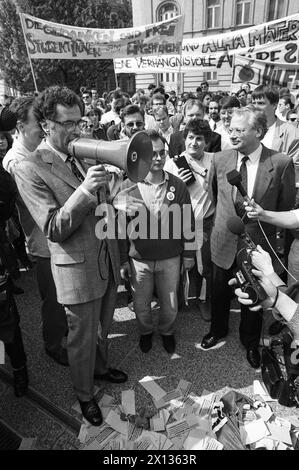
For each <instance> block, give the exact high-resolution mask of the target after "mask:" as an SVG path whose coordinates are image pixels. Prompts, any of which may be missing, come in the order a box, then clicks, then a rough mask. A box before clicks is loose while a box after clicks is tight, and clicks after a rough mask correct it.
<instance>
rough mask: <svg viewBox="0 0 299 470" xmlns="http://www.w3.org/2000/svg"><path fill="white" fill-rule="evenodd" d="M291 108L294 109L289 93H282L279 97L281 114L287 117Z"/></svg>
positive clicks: (278, 108)
mask: <svg viewBox="0 0 299 470" xmlns="http://www.w3.org/2000/svg"><path fill="white" fill-rule="evenodd" d="M290 109H293V103H292V100H291V98H290V96H289V95H282V97H281V98H279V101H278V106H277V110H278V112H279V114H280V115H281V116H282V117H283V118H285V117H286V115H287V112H288V111H290Z"/></svg>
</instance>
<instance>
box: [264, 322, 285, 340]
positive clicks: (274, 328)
mask: <svg viewBox="0 0 299 470" xmlns="http://www.w3.org/2000/svg"><path fill="white" fill-rule="evenodd" d="M285 327H286V325H285V323H282V322H281V321H279V320H275V321H274V322H273V323H271V325H270V326H269V330H268V331H269V335H271V336H275V335H279V333H281V331H282V330H283V329H284V328H285Z"/></svg>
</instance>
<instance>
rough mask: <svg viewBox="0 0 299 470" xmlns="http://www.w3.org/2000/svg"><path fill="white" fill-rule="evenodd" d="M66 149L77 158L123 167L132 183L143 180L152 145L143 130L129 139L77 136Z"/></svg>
mask: <svg viewBox="0 0 299 470" xmlns="http://www.w3.org/2000/svg"><path fill="white" fill-rule="evenodd" d="M68 151H69V153H70V154H71V155H73V157H75V158H78V160H88V159H90V160H95V161H96V162H101V163H109V164H110V165H114V166H117V167H118V168H121V169H123V170H124V171H125V172H126V174H127V176H128V178H129V179H130V180H131V181H133V182H134V183H138V182H139V181H143V180H144V178H145V177H146V175H147V174H148V172H149V170H150V167H151V162H152V157H153V145H152V141H151V139H150V137H149V136H148V134H147V133H146V132H144V131H139V132H136V134H134V135H133V136H132V137H131V139H130V140H112V141H109V142H107V141H106V140H94V139H84V138H78V139H74V140H72V141H71V142H70V143H69V145H68Z"/></svg>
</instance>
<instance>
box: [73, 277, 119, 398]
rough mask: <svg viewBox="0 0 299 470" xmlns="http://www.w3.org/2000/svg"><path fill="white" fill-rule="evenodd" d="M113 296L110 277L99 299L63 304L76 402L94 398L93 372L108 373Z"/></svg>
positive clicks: (115, 292) (114, 289)
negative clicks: (75, 303) (66, 321)
mask: <svg viewBox="0 0 299 470" xmlns="http://www.w3.org/2000/svg"><path fill="white" fill-rule="evenodd" d="M116 297H117V288H116V285H115V282H114V279H113V276H112V275H110V279H109V282H108V286H107V289H106V292H105V294H104V296H103V297H101V298H99V299H95V300H92V301H91V302H86V303H84V304H77V305H65V311H66V315H67V320H68V325H69V333H68V337H67V352H68V359H69V364H70V372H71V377H72V382H73V386H74V389H75V393H76V394H77V397H78V398H79V400H82V401H89V400H91V399H92V398H93V396H94V373H97V374H105V373H106V372H107V370H108V339H107V335H108V333H109V330H110V327H111V323H112V320H113V313H114V309H115V303H116Z"/></svg>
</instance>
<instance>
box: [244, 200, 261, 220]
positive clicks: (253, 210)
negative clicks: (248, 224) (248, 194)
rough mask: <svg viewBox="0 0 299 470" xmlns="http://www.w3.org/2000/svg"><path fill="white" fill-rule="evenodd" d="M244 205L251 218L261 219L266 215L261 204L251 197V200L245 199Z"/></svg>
mask: <svg viewBox="0 0 299 470" xmlns="http://www.w3.org/2000/svg"><path fill="white" fill-rule="evenodd" d="M243 204H244V206H245V210H246V215H247V217H248V218H249V219H253V220H259V219H260V218H262V217H263V215H264V212H265V211H264V209H263V208H262V207H261V206H259V205H258V204H257V203H256V202H255V201H254V199H251V201H250V202H247V201H244V203H243Z"/></svg>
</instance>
